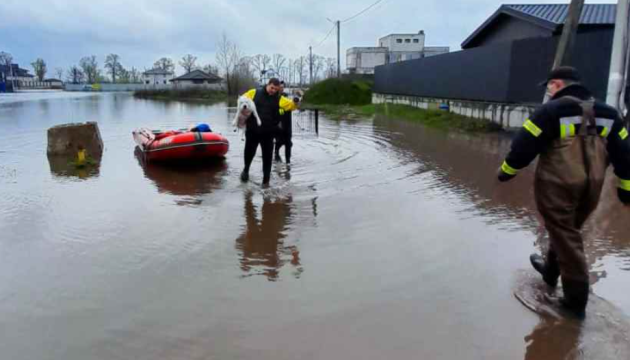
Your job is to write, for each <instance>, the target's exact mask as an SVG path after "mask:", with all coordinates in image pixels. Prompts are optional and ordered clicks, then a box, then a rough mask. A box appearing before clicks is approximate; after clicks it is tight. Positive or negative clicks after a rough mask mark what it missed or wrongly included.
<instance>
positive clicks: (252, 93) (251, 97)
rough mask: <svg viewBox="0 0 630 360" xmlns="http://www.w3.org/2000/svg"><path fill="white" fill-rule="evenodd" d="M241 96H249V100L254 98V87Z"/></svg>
mask: <svg viewBox="0 0 630 360" xmlns="http://www.w3.org/2000/svg"><path fill="white" fill-rule="evenodd" d="M243 96H245V97H246V98H249V99H251V100H254V96H256V89H251V90H249V91H248V92H246V93H245V94H243Z"/></svg>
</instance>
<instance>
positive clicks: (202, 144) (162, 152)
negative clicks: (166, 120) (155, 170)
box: [133, 128, 230, 161]
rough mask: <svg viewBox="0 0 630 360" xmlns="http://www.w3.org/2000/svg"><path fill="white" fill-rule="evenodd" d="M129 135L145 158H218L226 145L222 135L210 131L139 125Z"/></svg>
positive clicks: (161, 159) (160, 159)
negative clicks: (139, 127)
mask: <svg viewBox="0 0 630 360" xmlns="http://www.w3.org/2000/svg"><path fill="white" fill-rule="evenodd" d="M133 139H134V140H135V142H136V144H138V146H139V147H140V150H142V152H143V153H144V156H145V158H146V160H149V161H168V160H188V159H207V158H222V157H224V156H225V154H226V153H227V152H228V150H229V148H230V143H229V141H228V140H227V139H226V138H225V137H223V136H222V135H220V134H217V133H213V132H197V131H183V130H172V131H166V132H162V131H159V130H149V129H146V128H141V129H137V130H134V131H133Z"/></svg>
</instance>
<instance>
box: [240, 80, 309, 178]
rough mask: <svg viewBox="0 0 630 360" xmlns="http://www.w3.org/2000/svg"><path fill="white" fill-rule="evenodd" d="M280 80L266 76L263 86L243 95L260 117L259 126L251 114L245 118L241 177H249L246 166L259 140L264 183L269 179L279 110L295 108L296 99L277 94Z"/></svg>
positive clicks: (285, 110) (254, 152)
mask: <svg viewBox="0 0 630 360" xmlns="http://www.w3.org/2000/svg"><path fill="white" fill-rule="evenodd" d="M279 90H280V80H278V79H276V78H271V79H269V82H268V83H267V85H266V86H263V87H261V88H259V89H251V90H249V91H247V92H246V93H245V94H243V96H245V97H248V98H250V99H252V100H253V101H254V104H255V105H256V111H257V112H258V116H259V117H260V120H261V123H262V125H261V126H258V124H257V123H256V119H255V118H254V116H253V115H252V116H250V117H249V119H247V127H246V130H245V154H244V155H245V156H244V157H245V167H244V168H243V172H242V173H241V181H248V180H249V167H250V165H251V164H252V161H253V160H254V156H256V150H258V145H259V144H260V147H261V150H262V156H263V182H262V183H263V185H268V184H269V180H270V179H271V165H272V160H273V140H274V137H275V136H276V134H277V131H278V130H277V129H278V124H279V122H280V114H281V111H284V112H287V111H293V110H295V109H296V108H297V106H296V105H295V103H294V102H293V101H291V100H289V99H287V98H286V97H284V96H279V95H278V91H279Z"/></svg>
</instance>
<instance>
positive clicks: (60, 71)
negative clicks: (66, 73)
mask: <svg viewBox="0 0 630 360" xmlns="http://www.w3.org/2000/svg"><path fill="white" fill-rule="evenodd" d="M55 75H57V79H59V80H63V69H62V68H55Z"/></svg>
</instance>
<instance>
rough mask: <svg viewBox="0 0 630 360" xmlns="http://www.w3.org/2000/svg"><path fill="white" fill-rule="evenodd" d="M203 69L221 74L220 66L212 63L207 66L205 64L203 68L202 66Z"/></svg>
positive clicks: (210, 72)
mask: <svg viewBox="0 0 630 360" xmlns="http://www.w3.org/2000/svg"><path fill="white" fill-rule="evenodd" d="M201 70H203V71H204V72H207V73H208V74H213V75H217V76H218V75H219V67H217V66H214V65H212V64H208V65H206V66H204V67H203V68H201Z"/></svg>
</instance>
